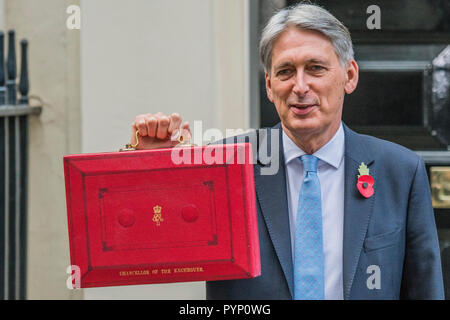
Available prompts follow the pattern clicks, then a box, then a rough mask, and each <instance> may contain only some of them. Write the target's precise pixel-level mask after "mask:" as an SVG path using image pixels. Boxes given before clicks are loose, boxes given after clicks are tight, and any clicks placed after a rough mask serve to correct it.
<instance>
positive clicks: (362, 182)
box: [356, 162, 375, 198]
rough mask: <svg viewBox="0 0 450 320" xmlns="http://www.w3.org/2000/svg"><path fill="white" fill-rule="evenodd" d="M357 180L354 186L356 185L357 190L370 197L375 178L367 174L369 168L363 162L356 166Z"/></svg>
mask: <svg viewBox="0 0 450 320" xmlns="http://www.w3.org/2000/svg"><path fill="white" fill-rule="evenodd" d="M358 172H359V175H358V182H357V183H356V187H358V190H359V192H360V193H361V194H362V195H363V196H364V197H366V198H370V197H371V196H372V195H373V193H374V190H373V185H374V183H375V180H374V179H373V178H372V176H371V175H370V174H369V168H368V167H367V166H366V164H365V163H364V162H362V163H361V165H360V166H359V168H358Z"/></svg>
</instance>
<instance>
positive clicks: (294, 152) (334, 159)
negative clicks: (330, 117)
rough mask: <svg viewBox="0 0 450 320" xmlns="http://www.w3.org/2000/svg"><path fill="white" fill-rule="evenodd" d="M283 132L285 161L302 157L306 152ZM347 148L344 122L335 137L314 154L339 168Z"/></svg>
mask: <svg viewBox="0 0 450 320" xmlns="http://www.w3.org/2000/svg"><path fill="white" fill-rule="evenodd" d="M282 131H283V133H282V135H283V148H284V159H285V163H286V164H288V163H289V162H290V161H292V160H294V159H296V158H299V157H301V156H302V155H304V154H306V152H305V151H303V150H302V149H301V148H299V147H298V146H297V145H296V144H295V143H294V141H292V140H291V138H289V136H288V135H287V134H286V133H285V132H284V130H282ZM344 148H345V134H344V128H343V126H342V122H341V124H340V125H339V129H338V130H337V131H336V133H335V134H334V136H333V138H331V140H330V141H328V142H327V143H326V144H325V145H324V146H323V147H322V148H320V149H319V150H317V151H316V152H315V153H314V154H313V156H315V157H317V158H319V160H321V161H323V162H325V163H328V164H329V165H331V166H332V167H334V168H336V169H338V168H339V166H340V164H341V161H342V159H343V157H344Z"/></svg>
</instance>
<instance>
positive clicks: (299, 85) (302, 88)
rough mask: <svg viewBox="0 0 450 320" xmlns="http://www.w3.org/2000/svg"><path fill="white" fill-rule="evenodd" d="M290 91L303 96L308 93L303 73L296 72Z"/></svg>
mask: <svg viewBox="0 0 450 320" xmlns="http://www.w3.org/2000/svg"><path fill="white" fill-rule="evenodd" d="M292 91H293V92H294V93H295V94H297V95H299V96H303V95H305V94H306V93H307V92H308V91H309V85H308V82H307V80H306V77H305V73H304V72H302V71H298V72H297V76H296V77H295V84H294V88H293V89H292Z"/></svg>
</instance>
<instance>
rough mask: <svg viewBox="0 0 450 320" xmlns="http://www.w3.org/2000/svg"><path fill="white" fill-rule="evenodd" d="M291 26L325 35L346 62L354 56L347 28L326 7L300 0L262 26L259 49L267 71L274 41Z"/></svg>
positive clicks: (270, 64) (344, 62) (340, 60)
mask: <svg viewBox="0 0 450 320" xmlns="http://www.w3.org/2000/svg"><path fill="white" fill-rule="evenodd" d="M290 26H295V27H297V28H299V29H306V30H314V31H318V32H320V33H322V34H323V35H325V36H326V37H327V38H328V39H329V40H330V41H331V44H332V45H333V48H334V51H335V52H336V55H337V56H338V59H339V62H340V63H341V65H342V66H345V65H346V64H347V63H348V62H350V60H352V59H353V57H354V52H353V45H352V39H351V37H350V32H349V31H348V29H347V28H346V27H345V26H344V25H343V24H342V22H340V21H339V20H338V19H336V18H335V17H334V16H333V15H332V14H331V13H329V12H328V11H327V10H325V9H323V8H322V7H319V6H317V5H313V4H305V3H299V4H296V5H294V6H290V7H287V8H284V9H282V10H280V11H278V12H277V13H276V14H275V15H273V16H272V18H270V20H269V22H268V23H267V25H266V26H265V27H264V29H263V31H262V35H261V40H260V42H259V52H260V58H261V62H262V64H263V66H264V70H265V71H266V72H267V73H268V74H270V69H271V68H272V50H273V44H274V42H275V41H276V40H277V39H278V37H279V36H280V35H281V33H282V32H283V31H284V30H286V29H287V28H288V27H290Z"/></svg>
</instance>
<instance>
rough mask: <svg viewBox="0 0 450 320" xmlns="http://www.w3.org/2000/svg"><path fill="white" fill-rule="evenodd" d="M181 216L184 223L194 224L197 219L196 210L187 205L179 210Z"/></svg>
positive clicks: (192, 206) (194, 207)
mask: <svg viewBox="0 0 450 320" xmlns="http://www.w3.org/2000/svg"><path fill="white" fill-rule="evenodd" d="M181 216H182V217H183V220H184V221H186V222H191V223H192V222H195V221H197V219H198V208H197V207H196V206H194V205H192V204H191V205H188V206H185V207H183V209H181Z"/></svg>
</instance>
